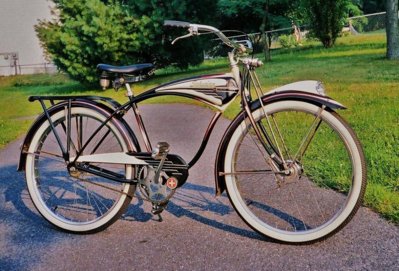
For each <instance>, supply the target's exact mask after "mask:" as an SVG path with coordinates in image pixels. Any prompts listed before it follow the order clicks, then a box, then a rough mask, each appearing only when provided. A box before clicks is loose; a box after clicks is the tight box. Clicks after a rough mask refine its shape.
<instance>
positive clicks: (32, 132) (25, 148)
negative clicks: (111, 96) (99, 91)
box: [17, 100, 140, 171]
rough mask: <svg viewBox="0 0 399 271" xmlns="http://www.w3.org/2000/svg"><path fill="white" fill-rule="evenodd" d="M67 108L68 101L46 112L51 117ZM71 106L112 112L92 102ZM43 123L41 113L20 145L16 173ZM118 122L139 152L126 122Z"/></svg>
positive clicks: (44, 119) (21, 167)
mask: <svg viewBox="0 0 399 271" xmlns="http://www.w3.org/2000/svg"><path fill="white" fill-rule="evenodd" d="M67 106H68V101H61V102H59V103H57V104H55V105H53V106H52V107H50V108H48V109H47V111H48V113H49V114H50V115H52V114H54V113H56V112H58V111H59V110H64V108H65V107H67ZM72 106H73V107H74V106H82V107H89V108H92V109H95V110H100V111H102V112H103V113H104V112H106V113H107V114H109V115H111V114H112V113H113V112H114V111H113V109H111V108H110V107H108V106H107V105H105V104H103V103H100V102H96V101H93V100H74V101H72ZM45 121H47V118H46V116H45V114H44V113H42V114H41V115H39V116H38V117H37V118H36V120H35V122H34V123H33V124H32V126H31V127H30V129H29V131H28V133H27V134H26V136H25V139H24V141H23V143H22V145H21V153H20V158H19V163H18V167H17V170H18V171H22V170H24V168H25V163H26V157H27V151H28V149H29V146H30V143H31V141H32V138H33V136H34V135H35V133H36V131H37V129H39V127H40V126H41V125H42V124H43V123H44V122H45ZM119 121H121V122H123V124H124V128H125V129H126V133H127V136H128V137H129V139H131V140H132V144H133V145H134V147H135V148H136V151H138V152H139V151H140V144H139V142H138V140H137V137H136V136H135V134H134V132H133V131H132V129H131V128H130V127H129V125H127V124H126V122H125V121H124V119H123V118H120V119H119Z"/></svg>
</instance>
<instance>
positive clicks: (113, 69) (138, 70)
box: [97, 63, 154, 76]
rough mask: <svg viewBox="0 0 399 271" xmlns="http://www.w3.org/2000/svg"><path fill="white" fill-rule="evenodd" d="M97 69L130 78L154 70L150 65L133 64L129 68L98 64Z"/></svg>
mask: <svg viewBox="0 0 399 271" xmlns="http://www.w3.org/2000/svg"><path fill="white" fill-rule="evenodd" d="M97 69H98V70H100V71H104V72H108V73H119V74H127V75H132V76H138V75H146V74H148V73H149V72H151V71H152V70H153V69H154V65H153V64H151V63H143V64H135V65H129V66H112V65H108V64H98V65H97Z"/></svg>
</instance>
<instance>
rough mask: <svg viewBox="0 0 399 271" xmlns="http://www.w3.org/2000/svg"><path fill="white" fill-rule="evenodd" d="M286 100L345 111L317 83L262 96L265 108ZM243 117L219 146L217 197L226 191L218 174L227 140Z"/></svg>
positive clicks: (255, 105) (256, 105) (254, 105)
mask: <svg viewBox="0 0 399 271" xmlns="http://www.w3.org/2000/svg"><path fill="white" fill-rule="evenodd" d="M306 86H307V87H309V89H306V88H305V87H306ZM293 89H294V90H293ZM288 100H296V101H304V102H307V103H312V104H315V105H317V106H325V107H326V109H327V110H331V111H333V110H336V109H346V107H345V106H343V105H342V104H340V103H339V102H337V101H335V100H333V99H331V98H330V97H328V96H326V95H325V92H324V88H323V85H322V84H321V83H320V82H317V81H301V82H296V83H293V84H289V85H285V86H283V87H280V88H277V89H274V90H272V91H270V92H268V93H266V94H265V95H264V96H262V102H263V104H264V105H265V106H267V105H268V104H271V103H275V102H280V101H288ZM260 106H261V103H260V101H259V100H255V101H253V102H252V103H251V104H250V108H251V111H254V110H257V109H258V108H260ZM245 116H246V113H245V111H243V110H242V111H241V112H240V113H239V114H238V115H237V116H236V118H235V119H234V120H233V121H232V122H231V123H230V126H229V127H228V128H227V130H226V132H225V133H224V135H223V138H222V140H221V142H220V144H219V148H218V151H217V154H216V161H215V182H216V183H215V185H216V195H217V196H219V195H221V194H222V193H223V192H224V190H225V189H226V184H225V180H224V176H219V172H224V158H225V152H226V150H227V146H228V144H229V140H230V138H231V136H232V135H233V133H234V131H235V130H236V129H237V127H238V125H239V124H240V123H241V122H242V121H243V120H244V118H245Z"/></svg>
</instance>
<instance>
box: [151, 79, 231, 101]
mask: <svg viewBox="0 0 399 271" xmlns="http://www.w3.org/2000/svg"><path fill="white" fill-rule="evenodd" d="M155 92H157V93H163V94H164V93H168V94H177V95H183V96H187V97H190V98H194V99H198V100H200V101H203V102H206V103H209V104H211V105H214V106H216V107H221V106H223V105H226V104H228V103H229V102H230V101H232V100H233V98H234V97H235V96H236V95H237V93H238V86H237V83H236V81H235V80H234V78H233V75H232V74H231V73H225V74H212V75H202V76H196V77H191V78H186V79H182V80H177V81H173V82H170V83H167V84H165V85H162V86H160V87H158V88H156V89H155Z"/></svg>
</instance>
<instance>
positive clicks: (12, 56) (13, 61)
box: [0, 52, 19, 75]
mask: <svg viewBox="0 0 399 271" xmlns="http://www.w3.org/2000/svg"><path fill="white" fill-rule="evenodd" d="M0 56H3V57H4V60H10V67H14V74H15V75H18V61H19V57H18V52H10V53H0Z"/></svg>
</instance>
